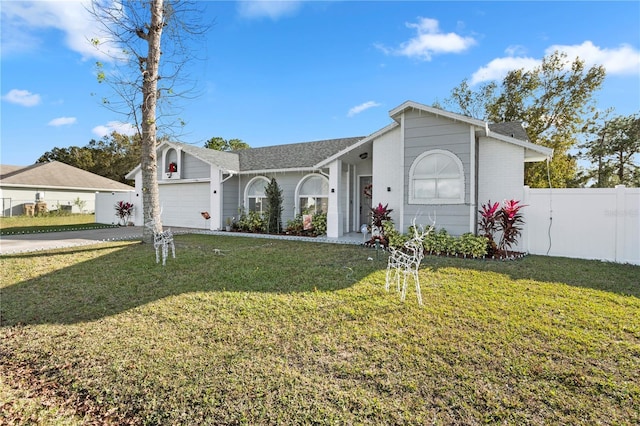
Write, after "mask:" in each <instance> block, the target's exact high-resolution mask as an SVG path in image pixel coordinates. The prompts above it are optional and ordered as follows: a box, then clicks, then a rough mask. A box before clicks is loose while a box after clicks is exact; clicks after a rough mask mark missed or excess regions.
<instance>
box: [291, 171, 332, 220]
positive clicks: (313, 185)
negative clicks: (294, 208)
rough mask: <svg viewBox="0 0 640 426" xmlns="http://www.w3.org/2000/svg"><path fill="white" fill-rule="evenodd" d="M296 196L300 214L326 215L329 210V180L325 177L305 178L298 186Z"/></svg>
mask: <svg viewBox="0 0 640 426" xmlns="http://www.w3.org/2000/svg"><path fill="white" fill-rule="evenodd" d="M297 194H298V195H297V200H298V211H299V212H300V213H301V214H315V213H327V211H328V210H329V180H328V179H327V178H326V177H324V176H321V175H309V176H307V177H305V178H304V179H303V180H302V181H300V184H299V185H298V190H297Z"/></svg>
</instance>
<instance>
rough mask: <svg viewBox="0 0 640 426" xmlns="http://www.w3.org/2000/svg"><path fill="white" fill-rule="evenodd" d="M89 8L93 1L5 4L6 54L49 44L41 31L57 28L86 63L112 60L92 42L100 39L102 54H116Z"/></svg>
mask: <svg viewBox="0 0 640 426" xmlns="http://www.w3.org/2000/svg"><path fill="white" fill-rule="evenodd" d="M90 5H91V1H90V0H68V1H63V2H61V1H57V0H46V1H42V0H41V1H3V2H2V25H3V30H2V48H3V54H6V53H12V52H15V51H25V50H30V49H34V48H35V47H37V46H39V45H41V44H44V43H47V42H50V41H49V40H43V39H41V37H40V36H39V33H38V31H39V30H44V29H50V28H55V29H57V30H60V31H62V32H63V33H64V35H65V37H64V39H65V44H66V45H67V47H68V48H69V49H71V50H73V51H75V52H78V53H80V54H81V55H82V57H83V59H88V58H98V59H100V60H104V61H109V60H110V58H111V56H109V55H106V54H105V53H103V52H101V51H98V50H97V49H96V48H95V47H94V46H93V45H92V44H91V42H90V40H91V39H99V40H100V41H101V42H102V43H103V44H102V45H101V49H102V50H103V51H109V52H110V54H111V53H112V52H117V50H114V49H113V48H112V47H110V43H108V41H107V40H108V37H107V35H106V33H105V32H104V30H103V27H102V26H101V24H99V23H97V22H95V20H94V19H93V17H92V16H91V14H90V13H89V12H88V10H87V9H88V8H89V7H90Z"/></svg>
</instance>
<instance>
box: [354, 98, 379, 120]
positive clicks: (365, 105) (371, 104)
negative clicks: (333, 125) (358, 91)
mask: <svg viewBox="0 0 640 426" xmlns="http://www.w3.org/2000/svg"><path fill="white" fill-rule="evenodd" d="M377 106H380V104H379V103H378V102H374V101H369V102H365V103H362V104H360V105H356V106H354V107H353V108H351V109H350V110H349V112H348V113H347V117H353V116H354V115H356V114H360V113H361V112H362V111H365V110H367V109H369V108H374V107H377Z"/></svg>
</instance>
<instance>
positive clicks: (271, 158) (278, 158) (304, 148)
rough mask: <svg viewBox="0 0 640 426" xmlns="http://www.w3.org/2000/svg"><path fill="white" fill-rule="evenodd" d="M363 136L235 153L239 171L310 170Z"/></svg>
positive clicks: (252, 149) (251, 149)
mask: <svg viewBox="0 0 640 426" xmlns="http://www.w3.org/2000/svg"><path fill="white" fill-rule="evenodd" d="M363 138H364V136H358V137H352V138H341V139H328V140H321V141H315V142H303V143H293V144H287V145H276V146H267V147H263V148H250V149H245V150H240V151H235V152H236V153H237V154H238V156H239V157H240V170H242V171H243V172H247V171H249V172H250V171H258V170H284V169H301V168H312V167H313V166H314V165H315V164H317V163H319V162H320V161H322V160H324V159H326V158H329V157H331V156H332V155H334V154H336V153H338V152H340V151H342V150H343V149H345V148H347V147H348V146H350V145H353V144H354V143H356V142H358V141H359V140H361V139H363Z"/></svg>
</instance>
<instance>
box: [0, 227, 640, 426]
mask: <svg viewBox="0 0 640 426" xmlns="http://www.w3.org/2000/svg"><path fill="white" fill-rule="evenodd" d="M176 245H177V247H176V248H177V256H178V257H177V259H175V260H174V259H169V260H168V261H167V265H166V266H165V267H162V266H159V265H157V264H156V263H155V257H154V255H153V252H152V249H151V248H150V247H149V246H147V245H143V244H138V243H133V242H127V243H123V242H118V243H116V242H111V243H104V244H100V245H96V246H91V247H82V248H69V249H61V250H55V251H50V252H47V253H46V254H42V253H38V254H20V255H11V256H2V257H0V268H1V270H2V271H3V272H2V274H1V275H0V279H1V281H0V289H1V291H2V296H1V299H0V300H1V301H2V303H1V305H0V314H1V321H2V323H1V324H2V326H1V327H0V336H1V337H0V371H1V374H0V378H1V379H2V381H1V382H0V400H2V401H5V402H4V403H0V404H3V405H2V406H0V423H3V422H4V423H9V424H11V423H12V422H13V423H17V424H24V423H29V422H31V423H33V424H38V423H40V424H69V425H77V424H108V423H111V424H185V425H190V424H479V423H489V424H504V423H506V424H589V425H591V424H620V425H626V424H629V425H631V424H638V423H640V321H639V320H638V313H639V312H640V285H639V282H638V277H639V276H640V268H639V267H637V266H631V265H619V264H611V263H601V262H594V261H582V260H571V259H564V258H549V257H540V256H528V257H526V258H524V259H521V260H518V261H513V262H489V261H472V260H462V259H446V258H436V257H427V258H426V259H425V261H424V266H423V268H422V269H421V271H420V280H421V284H422V294H423V298H424V301H425V305H424V306H423V307H420V306H418V305H417V303H416V300H415V293H411V292H409V293H408V296H407V300H406V301H405V302H400V300H399V296H398V294H396V293H395V292H391V293H387V292H386V291H384V280H385V270H384V267H385V265H384V260H383V259H382V258H383V257H384V256H380V260H379V261H378V260H375V259H376V256H375V255H374V256H372V251H371V250H369V249H365V248H362V247H357V246H347V245H328V244H313V243H305V242H292V241H280V240H264V239H252V238H242V237H227V236H224V237H223V236H206V235H179V236H177V237H176ZM219 253H221V254H219ZM369 257H372V258H373V259H374V260H373V261H370V260H367V259H368V258H369Z"/></svg>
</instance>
